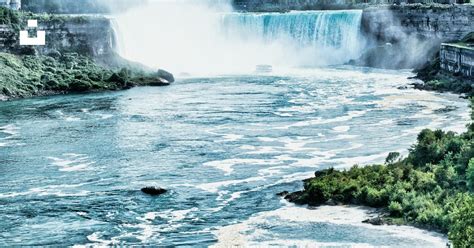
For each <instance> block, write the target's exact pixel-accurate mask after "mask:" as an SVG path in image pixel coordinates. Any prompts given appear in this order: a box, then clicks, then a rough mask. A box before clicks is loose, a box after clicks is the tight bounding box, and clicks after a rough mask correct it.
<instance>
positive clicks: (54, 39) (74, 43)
mask: <svg viewBox="0 0 474 248" xmlns="http://www.w3.org/2000/svg"><path fill="white" fill-rule="evenodd" d="M31 18H35V17H31ZM23 21H26V20H22V22H23ZM20 26H24V23H20ZM38 29H39V30H44V31H46V45H45V46H35V47H28V46H20V45H19V34H18V32H19V30H16V29H15V28H14V27H13V26H9V25H2V26H0V32H2V37H5V38H4V39H5V40H4V42H3V43H2V45H3V46H1V47H0V51H1V52H11V53H17V54H18V53H21V54H24V53H26V54H31V53H39V54H50V53H57V52H59V51H60V52H76V53H79V54H82V55H88V56H92V57H98V56H103V55H107V54H111V53H113V52H114V51H115V46H116V44H115V35H114V31H113V28H112V24H111V20H109V19H108V18H106V17H99V16H96V17H85V16H75V17H71V16H69V17H67V16H55V17H53V18H47V17H42V18H41V19H39V20H38ZM33 33H34V32H33Z"/></svg>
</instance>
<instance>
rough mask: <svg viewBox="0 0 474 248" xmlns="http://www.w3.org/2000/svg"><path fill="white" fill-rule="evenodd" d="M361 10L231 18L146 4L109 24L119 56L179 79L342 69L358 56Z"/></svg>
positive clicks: (216, 5) (211, 6)
mask: <svg viewBox="0 0 474 248" xmlns="http://www.w3.org/2000/svg"><path fill="white" fill-rule="evenodd" d="M360 17H361V11H310V12H290V13H283V14H282V13H260V14H256V13H237V12H232V7H231V4H230V3H229V1H185V0H184V1H158V0H155V1H149V2H148V3H147V4H142V5H140V6H137V7H136V8H134V9H132V10H131V11H129V12H127V13H124V14H121V15H119V16H117V17H116V21H115V25H116V31H117V33H118V36H119V39H118V40H119V41H120V44H119V47H120V53H121V55H122V56H124V57H125V58H127V59H130V60H134V61H137V62H141V63H143V64H146V65H148V66H151V67H155V68H165V69H168V70H170V71H172V72H173V73H175V74H177V75H179V74H181V73H186V74H188V73H189V74H192V75H215V74H228V73H251V72H253V71H254V70H255V66H256V65H260V64H268V65H272V66H273V67H274V68H289V67H308V66H322V65H328V64H341V63H344V62H347V61H348V60H350V59H354V58H357V57H358V56H359V55H360V50H361V47H362V42H361V41H360V40H361V39H360V32H359V31H360Z"/></svg>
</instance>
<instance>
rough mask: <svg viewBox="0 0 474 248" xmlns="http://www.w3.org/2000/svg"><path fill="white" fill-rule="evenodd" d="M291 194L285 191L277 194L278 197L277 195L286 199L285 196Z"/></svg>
mask: <svg viewBox="0 0 474 248" xmlns="http://www.w3.org/2000/svg"><path fill="white" fill-rule="evenodd" d="M289 193H290V192H288V191H286V190H285V191H282V192H280V193H277V194H276V195H277V196H283V197H285V196H287V195H288V194H289Z"/></svg>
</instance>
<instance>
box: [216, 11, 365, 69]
mask: <svg viewBox="0 0 474 248" xmlns="http://www.w3.org/2000/svg"><path fill="white" fill-rule="evenodd" d="M361 18H362V11H360V10H350V11H295V12H290V13H264V14H249V13H232V14H227V15H224V16H223V18H222V23H223V30H224V31H227V32H232V33H237V34H240V35H241V37H240V38H241V39H242V38H243V39H245V37H253V39H256V40H260V41H261V42H263V43H265V44H269V43H272V42H275V41H279V42H281V41H286V42H287V45H288V46H296V47H300V48H312V49H317V50H319V51H320V55H324V54H325V53H331V54H332V58H333V59H332V61H331V60H328V59H326V62H327V63H342V62H345V61H347V60H349V59H353V58H356V57H357V56H359V55H360V48H361V42H360V40H361V37H360V25H361ZM227 35H229V33H228V34H227ZM334 52H336V53H341V55H342V56H334ZM315 59H317V58H315Z"/></svg>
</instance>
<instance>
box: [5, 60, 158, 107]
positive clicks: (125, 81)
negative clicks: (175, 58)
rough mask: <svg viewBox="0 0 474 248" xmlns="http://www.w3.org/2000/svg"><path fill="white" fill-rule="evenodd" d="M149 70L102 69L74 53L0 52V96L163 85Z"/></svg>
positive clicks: (25, 95) (16, 96) (13, 96)
mask: <svg viewBox="0 0 474 248" xmlns="http://www.w3.org/2000/svg"><path fill="white" fill-rule="evenodd" d="M162 84H163V83H162V81H161V79H160V78H159V77H158V76H157V75H154V74H152V73H145V72H141V71H140V72H139V71H135V70H134V71H131V70H129V69H125V68H123V69H120V70H118V71H113V70H111V69H107V68H104V67H102V66H100V65H98V64H96V63H95V62H94V61H92V60H91V59H90V58H88V57H85V56H81V55H78V54H77V53H65V54H63V55H61V54H59V53H57V54H51V56H43V55H38V56H34V55H13V54H8V53H0V95H3V96H6V97H8V98H18V97H28V96H34V95H44V94H58V93H68V92H90V91H100V90H119V89H128V88H131V87H133V86H135V85H162Z"/></svg>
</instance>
